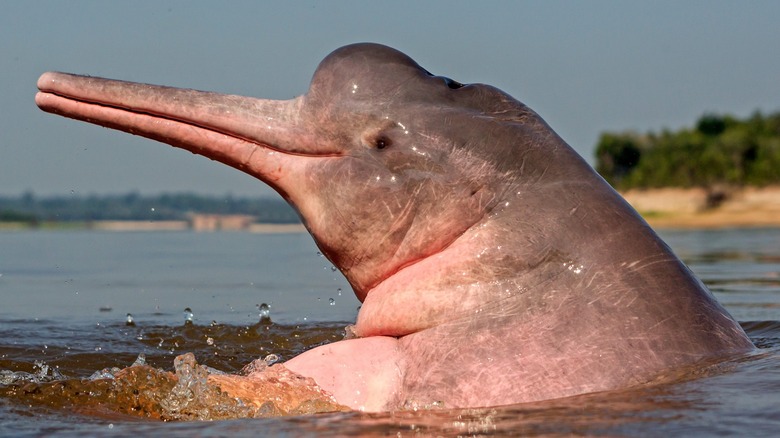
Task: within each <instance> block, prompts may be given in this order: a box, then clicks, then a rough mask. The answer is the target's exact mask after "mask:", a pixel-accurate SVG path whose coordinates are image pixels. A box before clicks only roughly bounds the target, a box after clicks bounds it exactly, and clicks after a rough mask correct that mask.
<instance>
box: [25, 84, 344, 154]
mask: <svg viewBox="0 0 780 438" xmlns="http://www.w3.org/2000/svg"><path fill="white" fill-rule="evenodd" d="M38 94H39V95H41V96H55V97H57V98H60V99H66V100H68V101H70V102H75V103H77V104H80V105H85V106H93V107H102V108H107V109H111V110H117V111H122V112H124V113H127V114H133V115H138V116H145V117H150V118H153V119H158V120H168V121H171V122H175V123H177V124H182V125H185V126H191V127H193V128H197V129H202V130H206V131H210V132H214V133H217V134H221V135H224V136H227V137H231V138H234V139H236V140H239V141H242V142H246V143H250V144H253V145H255V146H258V147H261V148H265V149H268V150H270V151H273V152H279V153H281V154H285V155H294V156H301V157H317V158H319V157H321V158H328V157H340V156H343V154H339V153H335V152H331V153H321V154H314V153H305V152H298V151H290V150H286V149H283V148H280V147H278V146H276V145H273V144H271V143H267V142H259V141H257V140H255V139H253V138H249V137H246V136H241V135H237V134H235V133H233V132H230V131H228V130H224V129H219V128H217V127H215V126H210V125H208V124H204V123H197V122H194V121H192V120H189V119H185V118H181V117H175V116H171V115H169V114H164V113H155V112H151V111H143V110H139V109H136V108H130V107H126V106H121V105H116V104H113V103H111V102H101V101H97V100H87V99H83V98H79V97H76V96H72V95H67V94H62V93H57V92H52V91H45V90H41V91H39V92H38ZM85 121H87V122H90V123H95V122H94V120H93V119H91V118H90V119H86V118H85ZM129 132H130V133H131V134H135V133H134V132H132V131H129Z"/></svg>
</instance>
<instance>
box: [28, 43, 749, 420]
mask: <svg viewBox="0 0 780 438" xmlns="http://www.w3.org/2000/svg"><path fill="white" fill-rule="evenodd" d="M38 88H39V89H40V92H39V93H38V95H37V96H36V102H37V104H38V106H40V107H41V108H42V109H43V110H44V111H48V112H52V113H55V114H59V115H63V116H66V117H71V118H74V119H78V120H83V121H87V122H90V123H94V124H98V125H102V126H107V127H110V128H114V129H119V130H122V131H126V132H130V133H132V134H136V135H141V136H144V137H148V138H151V139H155V140H159V141H162V142H165V143H168V144H170V145H172V146H176V147H180V148H183V149H187V150H189V151H191V152H193V153H196V154H200V155H204V156H206V157H209V158H212V159H215V160H218V161H221V162H223V163H225V164H227V165H229V166H232V167H235V168H237V169H239V170H241V171H243V172H246V173H248V174H250V175H253V176H255V177H257V178H258V179H260V180H262V181H264V182H265V183H267V184H269V185H270V186H271V187H273V188H274V189H276V191H277V192H279V193H280V194H281V195H282V196H283V197H284V198H285V199H286V200H287V201H288V202H289V203H290V204H291V205H292V206H293V207H295V208H296V209H297V211H298V212H299V214H300V216H301V218H302V220H303V222H304V224H305V225H306V227H307V229H308V230H309V232H311V234H312V236H313V237H314V239H315V241H316V242H317V245H318V246H319V247H320V249H321V250H322V252H323V254H325V255H326V256H327V257H328V258H329V259H330V260H331V261H332V262H333V263H334V265H335V266H337V267H338V268H339V269H340V270H341V272H343V273H344V275H345V277H346V278H347V280H348V281H349V283H350V284H351V286H352V288H353V290H354V292H355V294H356V295H357V297H358V298H359V299H360V300H361V301H362V302H363V305H362V307H361V310H360V313H359V314H358V318H357V322H356V324H355V326H354V331H355V333H356V335H357V336H358V338H357V339H350V340H344V341H340V342H336V343H333V344H330V345H325V346H321V347H317V348H314V349H312V350H310V351H307V352H305V353H303V354H302V355H300V356H298V357H296V358H293V359H291V360H290V361H288V362H286V363H285V366H286V367H287V368H289V369H290V370H292V371H294V372H297V373H299V374H302V375H304V376H307V377H312V378H313V379H314V380H315V381H316V382H317V384H319V386H320V387H322V388H323V389H324V390H325V391H328V392H329V393H331V394H333V396H334V397H335V399H336V400H337V401H338V402H339V403H341V404H344V405H347V406H350V407H352V408H354V409H364V410H370V411H379V410H391V409H398V408H404V407H414V406H432V405H437V406H444V407H476V406H495V405H501V404H510V403H520V402H526V401H534V400H542V399H550V398H556V397H564V396H569V395H574V394H580V393H586V392H593V391H603V390H609V389H616V388H624V387H627V386H631V385H637V384H642V383H646V382H648V381H651V380H653V379H655V378H656V377H657V376H659V375H660V374H663V373H664V372H666V371H669V370H671V369H674V368H677V367H685V366H690V365H692V364H695V363H697V362H699V361H705V360H712V359H717V358H725V357H729V356H731V355H734V354H740V353H743V352H747V351H750V350H752V349H753V345H752V344H751V343H750V341H749V340H748V338H747V336H746V335H745V333H744V332H743V331H742V329H741V328H740V327H739V325H738V324H737V323H736V322H735V321H734V320H733V319H732V318H731V316H730V315H729V314H728V313H727V312H726V311H725V310H724V309H723V308H722V307H721V306H720V305H719V304H718V303H717V302H716V301H715V299H714V298H713V297H712V295H711V293H710V292H709V291H708V290H707V289H706V288H705V287H704V286H703V285H702V284H701V282H700V281H698V280H697V279H696V278H694V276H693V275H692V274H691V272H690V271H689V270H688V268H687V267H686V266H685V265H684V264H683V263H682V262H680V260H679V259H677V257H676V256H675V255H674V254H673V253H672V252H671V250H670V249H669V248H668V247H667V246H666V244H664V242H662V241H661V240H660V239H659V238H658V237H657V236H656V234H655V233H654V232H653V230H652V229H650V227H649V226H647V224H646V223H645V222H644V221H643V220H642V219H641V218H640V217H639V215H638V214H637V213H636V212H635V211H634V210H633V209H632V208H631V207H630V206H629V205H628V204H627V203H626V202H625V201H624V200H623V199H622V198H621V197H620V196H619V195H618V194H617V193H616V192H615V191H614V190H613V189H612V188H611V187H610V186H609V185H608V184H607V183H606V182H604V180H603V179H601V177H599V176H598V175H597V174H596V173H595V172H594V171H593V170H592V169H591V168H590V167H589V166H588V165H587V163H585V161H584V160H582V158H581V157H579V156H578V155H577V154H576V153H575V152H574V151H573V150H572V149H571V148H570V147H569V146H568V145H567V144H566V143H564V142H563V140H561V138H560V137H558V136H557V135H556V134H555V133H554V132H553V131H552V130H551V129H550V128H549V127H548V126H547V125H546V124H545V122H544V121H543V120H542V119H541V118H540V117H539V116H538V115H537V114H536V113H534V112H533V111H532V110H531V109H529V108H528V107H526V106H525V105H523V104H522V103H520V102H518V101H517V100H515V99H513V98H512V97H511V96H509V95H507V94H505V93H503V92H502V91H500V90H498V89H496V88H493V87H491V86H487V85H482V84H470V85H465V86H464V85H461V84H459V83H457V82H455V81H452V80H450V79H447V78H444V77H441V76H434V75H432V74H430V73H429V72H427V71H426V70H424V69H423V68H421V67H420V66H419V65H417V64H416V63H415V62H414V61H413V60H412V59H410V58H409V57H407V56H406V55H404V54H403V53H401V52H398V51H396V50H394V49H391V48H388V47H385V46H381V45H376V44H355V45H351V46H346V47H343V48H340V49H338V50H336V51H334V52H333V53H331V54H330V55H328V57H326V58H325V60H323V61H322V63H321V64H320V66H319V67H318V69H317V71H316V72H315V74H314V78H313V79H312V82H311V86H310V88H309V91H308V92H307V93H306V94H305V95H303V96H300V97H298V98H295V99H292V100H288V101H272V100H263V99H255V98H248V97H240V96H230V95H220V94H216V93H207V92H201V91H194V90H183V89H175V88H169V87H160V86H152V85H144V84H135V83H129V82H122V81H113V80H107V79H100V78H92V77H84V76H75V75H69V74H65V73H45V74H44V75H42V76H41V78H40V79H39V81H38ZM236 378H238V377H236Z"/></svg>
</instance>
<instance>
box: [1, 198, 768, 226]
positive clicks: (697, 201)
mask: <svg viewBox="0 0 780 438" xmlns="http://www.w3.org/2000/svg"><path fill="white" fill-rule="evenodd" d="M621 194H622V195H623V197H624V198H625V199H626V201H628V203H629V204H631V205H632V206H633V207H634V208H635V209H636V210H637V211H638V212H639V213H640V214H641V215H642V217H644V218H645V220H646V221H647V222H648V223H649V224H650V226H652V227H654V228H659V229H667V228H683V229H688V228H703V229H717V228H756V227H780V186H767V187H744V188H729V189H724V190H723V191H722V193H721V195H722V199H719V200H718V201H717V205H714V206H713V205H712V193H708V192H707V191H706V190H705V189H702V188H691V189H680V188H661V189H641V190H638V189H635V190H629V191H626V192H623V193H621ZM191 229H192V228H191V225H190V223H189V222H188V221H91V222H42V223H39V224H35V225H32V224H29V223H25V222H0V231H15V230H96V231H116V232H132V231H136V232H137V231H186V230H191ZM224 231H230V232H239V231H244V232H250V233H263V234H279V233H303V232H306V228H305V227H304V226H303V225H302V224H300V223H286V224H278V223H277V224H271V223H252V224H250V225H248V226H247V227H246V228H245V229H242V230H224ZM199 232H208V231H199Z"/></svg>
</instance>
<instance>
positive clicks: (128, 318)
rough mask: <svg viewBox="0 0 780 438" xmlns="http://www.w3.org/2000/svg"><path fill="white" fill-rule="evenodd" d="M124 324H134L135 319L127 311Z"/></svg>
mask: <svg viewBox="0 0 780 438" xmlns="http://www.w3.org/2000/svg"><path fill="white" fill-rule="evenodd" d="M125 325H129V326H135V320H134V319H133V315H132V314H130V313H128V314H127V318H125Z"/></svg>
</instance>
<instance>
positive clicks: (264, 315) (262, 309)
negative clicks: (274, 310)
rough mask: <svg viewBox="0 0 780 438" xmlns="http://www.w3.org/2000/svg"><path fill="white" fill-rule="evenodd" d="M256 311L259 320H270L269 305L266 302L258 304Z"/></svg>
mask: <svg viewBox="0 0 780 438" xmlns="http://www.w3.org/2000/svg"><path fill="white" fill-rule="evenodd" d="M257 311H258V313H259V315H260V322H266V323H267V322H271V306H270V305H268V304H267V303H263V304H258V305H257Z"/></svg>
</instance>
